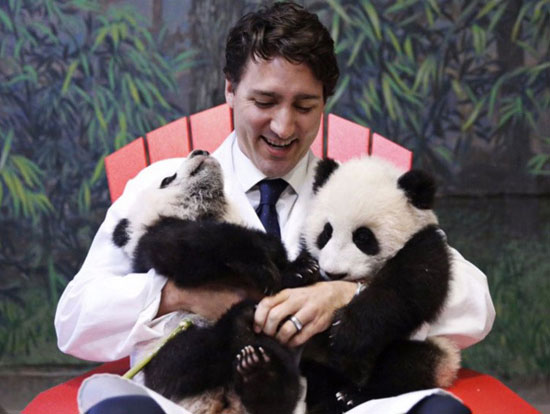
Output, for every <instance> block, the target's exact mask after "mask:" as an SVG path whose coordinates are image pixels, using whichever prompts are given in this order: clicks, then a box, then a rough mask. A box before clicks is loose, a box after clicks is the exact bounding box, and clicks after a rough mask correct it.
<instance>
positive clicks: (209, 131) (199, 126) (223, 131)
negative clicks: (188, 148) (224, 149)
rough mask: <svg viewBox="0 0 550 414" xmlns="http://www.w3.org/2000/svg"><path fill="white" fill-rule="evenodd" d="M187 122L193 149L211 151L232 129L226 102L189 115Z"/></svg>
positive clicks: (231, 119)
mask: <svg viewBox="0 0 550 414" xmlns="http://www.w3.org/2000/svg"><path fill="white" fill-rule="evenodd" d="M189 122H190V124H191V139H192V142H193V144H192V148H193V149H203V150H206V151H209V152H212V151H214V150H215V149H216V148H218V147H219V145H220V144H221V143H222V142H223V140H224V139H225V137H227V136H228V135H229V134H230V133H231V131H233V117H232V114H231V108H230V107H229V105H227V104H223V105H218V106H216V107H214V108H211V109H207V110H205V111H202V112H199V113H196V114H194V115H191V116H190V117H189Z"/></svg>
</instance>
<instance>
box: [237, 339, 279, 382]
mask: <svg viewBox="0 0 550 414" xmlns="http://www.w3.org/2000/svg"><path fill="white" fill-rule="evenodd" d="M270 362H271V358H270V357H269V355H268V354H267V353H266V351H265V350H264V349H263V348H262V347H261V346H258V347H255V346H252V345H247V346H245V347H244V348H243V349H241V350H240V351H239V353H238V354H237V357H236V359H235V369H236V371H237V373H238V374H239V376H240V377H241V379H242V381H243V382H245V383H246V382H249V381H251V380H254V379H256V378H257V377H258V376H261V375H263V374H264V373H265V372H266V371H268V370H269V366H270Z"/></svg>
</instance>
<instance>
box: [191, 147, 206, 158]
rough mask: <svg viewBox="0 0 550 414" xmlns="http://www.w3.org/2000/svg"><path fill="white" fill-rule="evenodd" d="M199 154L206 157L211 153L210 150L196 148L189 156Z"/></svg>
mask: <svg viewBox="0 0 550 414" xmlns="http://www.w3.org/2000/svg"><path fill="white" fill-rule="evenodd" d="M197 155H204V156H205V157H206V156H208V155H210V153H209V152H208V151H205V150H201V149H196V150H194V151H193V152H192V153H191V154H189V157H191V158H193V157H196V156H197Z"/></svg>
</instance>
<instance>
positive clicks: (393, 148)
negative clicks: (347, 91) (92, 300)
mask: <svg viewBox="0 0 550 414" xmlns="http://www.w3.org/2000/svg"><path fill="white" fill-rule="evenodd" d="M325 119H326V120H327V121H326V123H327V127H326V128H325V125H324V124H325ZM232 130H233V116H232V113H231V108H229V106H228V105H227V104H224V105H219V106H216V107H214V108H211V109H207V110H205V111H202V112H199V113H196V114H194V115H191V116H189V117H186V116H184V117H182V118H180V119H177V120H175V121H173V122H170V123H169V124H166V125H164V126H161V127H160V128H157V129H155V130H154V131H151V132H149V133H148V134H146V137H145V138H142V137H140V138H137V139H135V140H134V141H132V142H130V143H129V144H127V145H126V146H124V147H122V148H120V149H119V150H117V151H115V152H114V153H112V154H110V155H108V156H107V157H106V158H105V170H106V174H107V181H108V183H109V192H110V194H111V201H113V202H114V201H115V200H116V199H117V198H118V197H120V195H121V194H122V192H123V191H124V187H125V185H126V183H127V182H128V180H129V179H131V178H133V177H134V176H135V175H136V174H137V173H138V172H139V171H140V170H141V169H143V168H145V167H146V166H147V165H149V164H152V163H154V162H156V161H159V160H163V159H166V158H174V157H185V156H186V155H187V154H189V152H191V151H192V150H193V149H204V150H207V151H210V152H212V151H214V150H215V149H216V148H217V147H218V146H219V145H220V144H221V143H222V141H223V140H224V139H225V137H227V136H228V135H229V133H230V132H231V131H232ZM325 130H326V131H327V133H326V138H325V133H324V131H325ZM311 149H312V151H313V153H314V154H315V155H316V156H318V157H325V156H326V157H329V158H334V159H337V160H340V161H346V160H348V159H349V158H352V157H356V156H358V155H363V154H370V155H377V156H380V157H382V158H385V159H388V160H389V161H392V162H393V163H395V164H396V165H397V166H398V167H400V168H402V169H403V170H409V169H410V168H411V165H412V152H411V151H409V150H408V149H406V148H403V147H402V146H400V145H399V144H396V143H394V142H392V141H390V140H389V139H387V138H384V137H383V136H382V135H380V134H376V133H375V134H372V133H371V130H370V129H369V128H367V127H364V126H361V125H359V124H356V123H354V122H351V121H348V120H347V119H344V118H341V117H339V116H336V115H332V114H329V115H328V117H324V116H323V117H322V118H321V124H320V126H319V132H318V133H317V136H316V138H315V140H314V142H313V145H312V146H311Z"/></svg>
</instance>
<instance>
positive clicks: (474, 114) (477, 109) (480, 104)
mask: <svg viewBox="0 0 550 414" xmlns="http://www.w3.org/2000/svg"><path fill="white" fill-rule="evenodd" d="M485 100H486V97H484V98H482V99H480V100H479V101H478V102H477V103H476V105H475V107H474V110H473V111H472V113H471V114H470V116H469V117H468V119H467V120H466V122H464V124H462V127H461V130H462V132H465V131H467V130H469V129H470V127H471V126H472V125H473V124H474V122H475V121H476V120H477V118H478V116H479V113H480V112H481V110H482V109H483V105H484V104H485Z"/></svg>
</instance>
